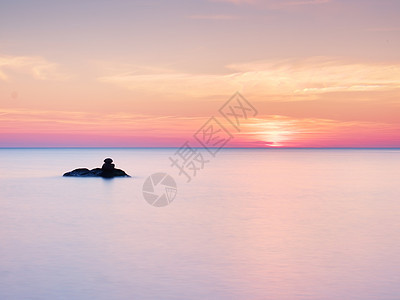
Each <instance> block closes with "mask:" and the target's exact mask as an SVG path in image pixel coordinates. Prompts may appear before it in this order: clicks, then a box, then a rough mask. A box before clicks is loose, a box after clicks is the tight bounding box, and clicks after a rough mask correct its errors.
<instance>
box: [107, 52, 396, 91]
mask: <svg viewBox="0 0 400 300" xmlns="http://www.w3.org/2000/svg"><path fill="white" fill-rule="evenodd" d="M226 67H227V69H228V70H229V72H227V73H225V74H188V73H183V72H177V71H176V72H168V73H146V74H140V73H129V72H128V73H120V74H110V75H107V76H103V77H101V78H99V80H100V81H102V82H108V83H112V84H116V85H118V86H121V87H123V88H128V89H132V90H136V91H144V92H148V93H151V94H163V95H164V96H168V95H182V94H183V95H188V96H200V97H202V96H212V95H224V94H225V95H226V94H230V93H231V92H232V91H235V90H239V91H245V92H246V94H247V95H258V96H265V95H290V96H299V95H300V96H301V95H307V96H310V95H318V94H324V93H332V92H360V91H384V90H393V89H398V88H400V65H396V64H365V63H347V62H343V61H341V60H337V59H332V58H324V57H315V58H310V59H304V60H282V61H255V62H248V63H237V64H230V65H228V66H226Z"/></svg>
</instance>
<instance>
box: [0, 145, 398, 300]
mask: <svg viewBox="0 0 400 300" xmlns="http://www.w3.org/2000/svg"><path fill="white" fill-rule="evenodd" d="M175 151H176V150H174V149H1V150H0V153H1V155H2V163H1V164H0V299H400V284H399V282H400V255H399V253H400V150H371V149H370V150H366V149H364V150H332V149H331V150H329V149H325V150H300V149H299V150H293V149H291V150H289V149H286V150H278V149H273V150H261V149H260V150H244V149H224V150H222V151H221V152H220V153H219V154H218V155H217V157H215V158H212V157H210V156H207V154H206V153H204V156H205V157H206V158H207V159H208V160H210V161H209V162H207V163H206V164H205V165H204V169H202V170H200V171H198V173H197V175H196V176H195V177H193V178H192V181H191V182H190V183H186V178H185V177H184V176H183V175H182V176H179V170H178V169H177V168H174V167H171V166H170V161H169V157H170V156H171V157H172V156H174V153H175ZM105 157H112V158H113V159H114V162H115V163H116V165H117V167H119V168H122V169H124V170H125V171H126V172H127V173H128V174H131V175H132V176H133V177H132V178H114V179H111V180H110V179H102V178H66V177H62V176H61V175H62V174H63V173H64V172H67V171H70V170H72V169H74V168H78V167H88V168H94V167H98V166H101V163H102V160H103V159H104V158H105ZM154 172H167V173H168V174H170V175H171V176H173V177H174V178H175V180H176V182H177V184H178V194H177V197H176V198H175V200H174V201H173V202H172V203H171V204H170V205H169V206H167V207H163V208H156V207H153V206H151V205H149V204H148V203H147V202H146V201H145V200H144V199H143V197H142V194H141V191H142V185H143V182H144V180H145V179H146V177H147V176H149V175H150V174H152V173H154Z"/></svg>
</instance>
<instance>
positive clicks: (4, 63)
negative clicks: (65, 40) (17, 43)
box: [0, 54, 70, 81]
mask: <svg viewBox="0 0 400 300" xmlns="http://www.w3.org/2000/svg"><path fill="white" fill-rule="evenodd" d="M11 72H21V73H25V74H29V75H31V76H32V77H33V78H35V79H39V80H65V79H68V78H69V77H70V76H69V75H67V74H65V73H62V72H61V71H60V70H59V65H58V64H56V63H53V62H49V61H47V60H46V59H44V58H42V57H36V56H11V55H1V54H0V79H1V80H5V81H7V80H9V79H10V76H11V75H10V73H11Z"/></svg>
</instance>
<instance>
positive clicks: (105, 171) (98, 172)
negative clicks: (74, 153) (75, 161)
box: [63, 158, 130, 178]
mask: <svg viewBox="0 0 400 300" xmlns="http://www.w3.org/2000/svg"><path fill="white" fill-rule="evenodd" d="M112 161H113V160H112V159H111V158H106V159H105V160H104V164H103V167H102V168H101V169H100V168H95V169H92V170H89V169H86V168H79V169H75V170H73V171H70V172H67V173H65V174H64V175H63V176H66V177H103V178H113V177H130V176H129V175H128V174H126V173H125V172H124V171H123V170H120V169H116V168H115V165H114V164H113V163H112Z"/></svg>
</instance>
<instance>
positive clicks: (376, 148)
mask: <svg viewBox="0 0 400 300" xmlns="http://www.w3.org/2000/svg"><path fill="white" fill-rule="evenodd" d="M179 148H181V146H180V147H102V146H100V147H79V146H71V147H69V146H66V147H54V146H51V147H0V149H179ZM191 148H193V149H206V148H204V147H191ZM217 148H218V147H208V149H217ZM223 149H249V150H251V149H256V150H260V149H262V150H279V149H288V150H290V149H293V150H296V149H299V150H301V149H304V150H307V149H310V150H313V149H314V150H315V149H328V150H329V149H333V150H334V149H343V150H346V149H349V150H352V149H353V150H354V149H366V150H368V149H371V150H373V149H375V150H378V149H381V150H390V149H396V150H400V147H223V148H221V149H220V150H223Z"/></svg>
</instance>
